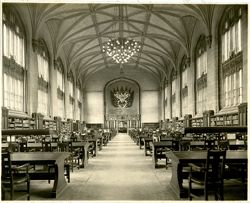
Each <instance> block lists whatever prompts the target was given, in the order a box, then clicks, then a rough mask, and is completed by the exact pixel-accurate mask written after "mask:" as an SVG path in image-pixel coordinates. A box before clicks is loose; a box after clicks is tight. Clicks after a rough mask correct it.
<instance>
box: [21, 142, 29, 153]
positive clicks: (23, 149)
mask: <svg viewBox="0 0 250 203" xmlns="http://www.w3.org/2000/svg"><path fill="white" fill-rule="evenodd" d="M19 145H20V152H28V151H29V150H28V143H27V142H20V143H19Z"/></svg>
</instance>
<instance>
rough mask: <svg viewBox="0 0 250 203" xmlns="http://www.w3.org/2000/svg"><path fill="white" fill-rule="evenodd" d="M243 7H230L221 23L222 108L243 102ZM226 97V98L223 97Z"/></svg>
mask: <svg viewBox="0 0 250 203" xmlns="http://www.w3.org/2000/svg"><path fill="white" fill-rule="evenodd" d="M241 18H242V7H240V6H236V7H235V6H234V7H231V8H229V9H228V10H227V11H226V12H225V14H224V16H223V17H222V23H221V32H220V35H221V44H220V45H221V50H222V52H221V67H222V78H221V79H222V81H223V83H222V84H221V86H222V90H221V91H222V100H221V101H220V103H221V106H222V108H224V107H231V106H237V105H238V104H240V103H242V87H243V81H242V76H243V75H242V74H243V71H242V69H243V55H242V40H241V38H242V36H241V35H242V28H241V26H242V22H241V21H242V19H241ZM223 98H224V99H223Z"/></svg>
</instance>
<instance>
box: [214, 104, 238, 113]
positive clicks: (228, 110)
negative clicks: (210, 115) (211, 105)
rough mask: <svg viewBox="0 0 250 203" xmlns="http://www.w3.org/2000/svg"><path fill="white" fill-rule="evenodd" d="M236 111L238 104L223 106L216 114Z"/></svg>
mask: <svg viewBox="0 0 250 203" xmlns="http://www.w3.org/2000/svg"><path fill="white" fill-rule="evenodd" d="M237 112H238V105H237V106H229V107H224V108H223V109H221V110H220V111H219V112H218V113H216V115H220V114H227V113H237Z"/></svg>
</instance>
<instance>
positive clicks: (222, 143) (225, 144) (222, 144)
mask: <svg viewBox="0 0 250 203" xmlns="http://www.w3.org/2000/svg"><path fill="white" fill-rule="evenodd" d="M218 149H219V150H228V149H229V141H228V140H219V141H218Z"/></svg>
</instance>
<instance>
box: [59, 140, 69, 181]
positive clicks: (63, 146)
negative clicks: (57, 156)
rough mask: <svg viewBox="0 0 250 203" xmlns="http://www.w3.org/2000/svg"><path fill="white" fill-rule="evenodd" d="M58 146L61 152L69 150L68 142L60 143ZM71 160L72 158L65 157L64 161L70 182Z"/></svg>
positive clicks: (66, 174)
mask: <svg viewBox="0 0 250 203" xmlns="http://www.w3.org/2000/svg"><path fill="white" fill-rule="evenodd" d="M57 147H58V151H59V152H69V144H68V143H58V144H57ZM71 161H72V160H70V159H65V161H64V169H65V173H64V176H65V177H66V178H67V179H68V183H70V165H71Z"/></svg>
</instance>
